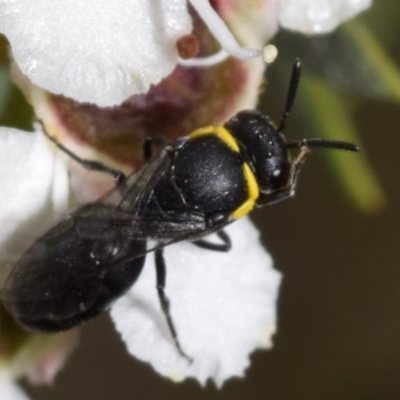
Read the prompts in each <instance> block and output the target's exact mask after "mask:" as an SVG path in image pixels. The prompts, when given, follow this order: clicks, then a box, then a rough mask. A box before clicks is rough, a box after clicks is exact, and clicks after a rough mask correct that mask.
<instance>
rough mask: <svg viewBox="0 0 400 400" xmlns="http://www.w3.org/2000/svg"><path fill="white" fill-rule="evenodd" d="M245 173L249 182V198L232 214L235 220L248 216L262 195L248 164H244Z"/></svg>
mask: <svg viewBox="0 0 400 400" xmlns="http://www.w3.org/2000/svg"><path fill="white" fill-rule="evenodd" d="M243 172H244V177H245V178H246V182H247V191H248V196H249V198H248V199H247V200H246V201H245V202H244V203H243V204H242V205H241V206H240V207H238V208H237V209H236V210H235V211H234V212H233V213H232V217H233V218H234V219H239V218H241V217H244V216H245V215H246V214H248V213H249V212H250V211H251V210H252V209H253V208H254V203H255V201H256V200H257V198H258V196H259V194H260V191H259V188H258V184H257V181H256V178H255V176H254V174H253V171H252V170H251V168H250V167H249V165H248V164H247V163H244V164H243Z"/></svg>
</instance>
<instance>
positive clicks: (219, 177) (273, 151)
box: [1, 59, 358, 357]
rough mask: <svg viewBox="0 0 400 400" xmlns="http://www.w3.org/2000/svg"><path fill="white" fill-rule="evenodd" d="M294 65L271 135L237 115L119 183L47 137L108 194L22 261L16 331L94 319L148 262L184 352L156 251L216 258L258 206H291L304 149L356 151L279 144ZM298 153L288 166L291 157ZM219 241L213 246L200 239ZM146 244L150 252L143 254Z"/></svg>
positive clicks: (147, 147) (148, 151)
mask: <svg viewBox="0 0 400 400" xmlns="http://www.w3.org/2000/svg"><path fill="white" fill-rule="evenodd" d="M300 70H301V63H300V60H298V59H297V60H296V62H295V64H294V67H293V72H292V76H291V82H290V86H289V93H288V98H287V104H286V108H285V112H284V114H283V117H282V120H281V123H280V126H279V127H278V128H276V127H275V126H274V124H273V123H272V121H271V120H270V118H269V117H267V116H266V115H263V114H262V113H260V112H258V111H242V112H239V113H238V114H236V115H235V116H234V117H233V118H231V119H230V120H229V121H228V122H226V123H225V125H223V126H208V127H204V128H201V129H198V130H196V131H194V132H192V133H191V134H189V136H186V137H183V138H180V139H177V140H176V141H174V142H172V143H170V144H167V145H165V146H164V147H163V148H162V149H161V150H160V151H159V152H158V153H157V154H156V155H152V152H153V145H154V140H153V139H152V138H148V139H147V140H146V141H145V143H144V155H145V159H146V162H145V164H144V165H143V167H142V168H141V169H139V170H138V171H136V172H134V173H132V174H131V175H129V176H125V175H124V174H123V173H122V172H120V171H117V170H114V169H112V168H109V167H107V166H105V165H103V164H101V163H98V162H94V161H88V160H82V159H80V158H78V157H77V156H76V155H75V154H73V153H72V152H71V151H69V150H68V149H66V148H65V147H64V146H63V145H61V144H60V143H58V142H57V141H56V140H55V139H54V138H53V137H51V136H50V135H49V134H47V133H46V130H45V129H44V127H43V130H44V132H45V133H46V134H47V136H48V137H49V139H50V140H52V141H53V142H54V143H55V144H56V145H57V146H58V147H59V148H60V149H61V150H63V151H64V152H65V153H67V154H68V155H69V156H70V157H72V158H73V159H74V160H76V161H77V162H79V163H80V164H82V165H83V166H84V167H86V168H88V169H91V170H97V171H104V172H105V173H108V174H111V175H112V176H113V177H114V178H115V180H116V186H115V188H114V189H112V190H111V191H110V192H109V193H108V194H106V195H105V196H104V197H102V198H101V199H100V200H98V201H96V202H93V203H88V204H85V205H83V206H81V207H79V208H78V209H76V210H75V211H73V212H71V213H70V214H69V215H67V216H66V217H64V218H63V219H62V220H61V221H60V222H58V223H57V224H56V225H55V226H54V227H53V228H51V229H50V230H49V231H48V232H47V233H45V234H44V235H43V236H42V237H41V238H40V239H38V240H37V241H36V242H35V243H34V244H33V245H32V246H31V247H30V248H29V249H28V250H27V251H26V252H25V254H24V255H23V256H22V257H21V258H20V260H19V261H18V262H17V264H16V265H15V266H14V267H13V269H12V271H11V273H10V275H9V277H8V278H7V281H6V284H5V287H4V289H3V291H2V293H1V298H2V300H3V303H4V306H5V307H6V309H7V310H8V311H9V312H10V313H11V314H12V315H13V316H14V318H15V319H16V320H17V321H18V323H19V324H21V325H22V326H23V327H25V328H27V329H29V330H33V331H40V332H57V331H63V330H66V329H70V328H72V327H74V326H77V325H79V324H81V323H83V322H85V321H87V320H89V319H91V318H93V317H95V316H96V315H98V314H99V313H101V312H102V311H103V310H105V309H106V308H108V307H109V306H110V304H111V303H112V302H113V301H114V300H116V299H117V298H118V297H120V296H122V295H123V294H124V293H125V292H126V291H127V290H128V289H129V288H130V287H131V286H132V285H133V284H134V283H135V281H136V279H137V278H138V277H139V275H140V273H141V271H142V268H143V265H144V262H145V258H146V255H147V253H149V252H154V255H155V264H156V272H157V274H156V275H157V282H156V285H157V291H158V296H159V299H160V303H161V308H162V311H163V313H164V314H165V316H166V319H167V322H168V326H169V329H170V332H171V334H172V337H173V339H174V341H175V344H176V346H177V349H178V350H179V352H180V353H181V354H182V355H183V356H185V357H187V356H186V355H185V353H184V352H183V351H182V349H181V347H180V345H179V342H178V339H177V334H176V331H175V328H174V325H173V322H172V318H171V316H170V313H169V302H168V299H167V297H166V294H165V282H166V266H165V262H164V258H163V248H164V247H165V246H167V245H170V244H172V243H177V242H180V241H183V240H189V241H191V242H192V243H193V244H195V245H197V246H200V247H203V248H206V249H210V250H216V251H228V250H229V249H230V247H231V242H230V239H229V237H228V235H227V234H226V233H225V232H224V230H223V228H224V227H225V226H226V225H228V224H230V223H232V222H234V221H235V220H236V219H238V218H241V217H243V216H244V215H246V214H247V213H249V212H250V211H251V210H252V209H253V207H254V206H258V207H261V206H264V205H266V204H272V203H276V202H278V201H281V200H284V199H287V198H289V197H292V196H293V195H294V192H295V188H296V183H297V179H298V174H299V172H300V169H301V167H302V165H303V163H304V161H305V160H306V157H307V155H308V153H309V148H310V147H327V148H332V149H341V150H351V151H357V150H358V147H357V146H356V145H354V144H351V143H345V142H338V141H328V140H323V139H303V140H299V141H294V142H290V143H287V142H286V141H285V138H284V135H283V133H282V132H283V129H284V126H285V123H286V120H287V117H288V115H289V113H290V111H291V109H292V106H293V102H294V98H295V95H296V91H297V87H298V82H299V78H300ZM292 148H297V149H298V154H297V156H296V157H295V158H294V159H293V160H291V158H290V157H289V152H288V150H289V149H292ZM214 232H215V233H217V235H218V236H219V238H220V239H221V243H219V244H215V243H210V242H208V241H206V240H205V239H204V237H205V236H207V235H210V234H211V233H214ZM149 239H152V241H154V242H155V243H156V244H155V245H153V246H150V245H149V244H148V243H149Z"/></svg>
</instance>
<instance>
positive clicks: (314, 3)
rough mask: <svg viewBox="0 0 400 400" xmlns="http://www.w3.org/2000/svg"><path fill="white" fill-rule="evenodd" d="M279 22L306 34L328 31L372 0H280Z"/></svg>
mask: <svg viewBox="0 0 400 400" xmlns="http://www.w3.org/2000/svg"><path fill="white" fill-rule="evenodd" d="M281 2H282V4H281V16H280V23H281V25H282V26H283V27H284V28H288V29H292V30H295V31H299V32H302V33H307V34H314V33H328V32H331V31H333V30H334V29H335V28H336V27H337V26H338V25H339V24H340V23H342V22H344V21H346V20H348V19H350V18H352V17H354V16H355V15H356V14H358V13H360V12H361V11H364V10H365V9H367V8H368V7H370V6H371V4H372V0H281Z"/></svg>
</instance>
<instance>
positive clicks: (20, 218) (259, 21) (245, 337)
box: [0, 0, 367, 396]
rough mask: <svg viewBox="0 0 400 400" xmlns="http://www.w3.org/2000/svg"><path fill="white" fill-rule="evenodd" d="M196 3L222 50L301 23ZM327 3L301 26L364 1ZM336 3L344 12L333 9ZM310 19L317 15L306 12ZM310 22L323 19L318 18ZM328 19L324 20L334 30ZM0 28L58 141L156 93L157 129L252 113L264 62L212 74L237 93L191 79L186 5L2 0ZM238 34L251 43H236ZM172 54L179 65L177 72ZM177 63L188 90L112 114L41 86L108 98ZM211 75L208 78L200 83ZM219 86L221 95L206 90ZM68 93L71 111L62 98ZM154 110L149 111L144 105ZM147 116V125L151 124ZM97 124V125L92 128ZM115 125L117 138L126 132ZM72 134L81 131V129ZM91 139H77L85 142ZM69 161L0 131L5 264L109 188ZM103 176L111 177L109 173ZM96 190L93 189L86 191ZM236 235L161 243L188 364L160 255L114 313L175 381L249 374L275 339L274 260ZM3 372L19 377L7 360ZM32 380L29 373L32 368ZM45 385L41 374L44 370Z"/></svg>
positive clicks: (262, 10) (232, 5) (285, 4)
mask: <svg viewBox="0 0 400 400" xmlns="http://www.w3.org/2000/svg"><path fill="white" fill-rule="evenodd" d="M190 4H191V5H192V6H193V7H194V8H195V9H196V10H197V12H198V13H199V15H200V16H201V17H202V18H203V20H204V22H205V23H206V24H207V26H208V27H209V29H210V30H211V31H212V33H213V35H214V36H215V37H216V39H217V40H218V41H219V42H220V44H221V47H222V49H223V50H224V51H226V52H228V53H229V54H232V55H234V56H235V57H238V58H241V59H245V58H249V57H253V56H257V55H259V54H261V50H260V49H261V47H262V46H263V45H264V44H265V42H266V41H267V40H268V39H269V38H270V37H271V36H272V35H273V34H274V33H275V31H276V29H277V23H278V21H279V20H281V21H282V23H284V24H285V26H289V27H290V26H291V24H292V23H293V26H296V24H297V22H296V21H297V19H296V18H292V17H290V15H289V17H286V15H288V14H287V12H288V10H293V9H296V8H295V6H294V3H291V2H289V1H284V0H268V1H267V0H264V1H254V2H244V1H243V0H228V1H227V0H225V1H222V0H221V1H214V5H215V6H216V8H217V11H218V14H216V13H215V12H214V11H213V10H212V8H211V6H210V4H209V2H208V1H206V0H191V1H190ZM298 4H300V2H298ZM330 4H331V5H332V7H331V8H327V9H325V11H326V12H328V14H329V15H331V17H332V18H328V19H326V20H327V21H329V24H326V25H324V21H322V22H321V18H319V19H318V18H317V20H318V21H319V22H318V24H319V25H318V29H316V28H313V27H315V26H317V25H316V24H315V23H314V22H310V21H309V20H307V21H308V22H307V23H306V25H307V26H311V27H312V28H311V29H314V31H315V30H319V31H322V30H324V29H332V27H333V26H334V25H335V24H336V23H337V22H338V21H339V20H340V19H341V18H349V17H350V15H352V14H354V13H355V12H357V11H360V10H361V9H362V8H363V7H365V6H366V5H367V3H363V6H362V7H361V6H360V5H357V4H356V3H355V2H354V1H351V0H348V1H347V2H345V1H339V0H336V1H334V0H332V2H331V3H330ZM339 4H340V5H341V8H338V5H339ZM359 4H361V3H359ZM301 5H302V7H303V9H302V10H303V11H304V7H307V10H308V11H310V10H311V11H313V10H317V11H318V10H320V8H319V6H320V4H319V3H317V2H311V1H309V2H301ZM293 7H294V8H293ZM306 14H307V15H308V16H310V15H311V16H312V15H313V14H312V12H311V14H310V12H307V13H306ZM318 15H319V14H318ZM324 15H325V14H324ZM221 16H222V17H223V19H224V20H225V21H226V22H227V23H228V25H230V27H231V29H232V32H233V34H232V33H231V32H230V31H229V30H228V28H227V27H226V26H225V23H224V22H222V19H221V18H220V17H221ZM288 21H289V22H288ZM311 21H315V19H312V18H311ZM332 21H336V22H332ZM328 25H329V26H330V28H327V27H328ZM321 26H322V27H323V29H321ZM0 29H1V30H2V32H4V33H5V34H6V35H7V38H8V39H9V41H10V43H11V46H12V52H13V56H14V59H15V61H16V62H17V63H18V66H19V69H20V70H22V72H23V73H24V74H25V75H26V76H28V78H30V79H31V80H32V82H33V83H34V84H33V85H32V84H30V83H28V82H27V81H26V80H24V79H23V78H21V76H19V77H18V83H19V84H20V86H22V87H23V89H24V91H25V93H26V94H27V96H28V97H29V99H30V101H31V102H32V104H33V105H34V107H35V111H36V113H37V115H38V116H39V117H40V118H42V119H43V120H44V121H45V123H46V125H47V127H48V129H49V131H50V132H51V133H52V134H54V135H56V136H57V137H60V136H61V137H62V138H63V139H62V140H65V137H67V138H68V137H70V136H71V134H72V136H73V135H74V134H77V129H76V130H75V128H77V127H78V126H79V127H81V126H82V125H83V126H84V129H88V131H89V136H90V137H93V135H95V134H97V133H98V132H97V130H96V128H97V126H100V125H101V126H105V127H106V128H108V126H109V125H108V124H109V123H110V121H111V122H112V123H114V122H115V120H116V118H115V116H114V115H113V114H112V113H113V112H116V113H117V114H115V115H117V116H118V117H121V115H122V117H121V118H118V121H117V122H118V123H120V124H121V125H122V126H123V127H125V126H124V121H123V118H124V117H123V115H124V114H123V113H122V114H118V112H121V109H122V110H123V111H126V109H127V108H129V106H132V108H133V109H134V111H135V113H137V110H138V108H137V107H138V104H139V108H140V107H142V106H143V104H144V106H143V110H144V111H143V114H139V115H140V116H143V115H145V111H147V112H148V114H146V118H149V115H150V117H153V114H152V112H153V111H152V110H153V108H152V107H153V106H154V104H155V105H156V107H154V109H156V110H158V109H159V108H162V107H160V103H157V101H158V100H159V98H161V99H162V102H161V104H162V106H165V105H166V108H162V112H161V118H160V122H161V128H162V129H163V127H164V125H165V123H164V119H163V118H167V117H169V116H170V114H169V113H168V111H169V110H170V109H172V110H173V111H174V113H172V114H174V115H177V116H178V119H179V120H180V121H181V122H183V123H182V125H180V126H179V128H180V129H186V131H185V134H188V133H189V132H190V130H189V131H187V128H188V127H189V128H198V127H199V126H192V125H193V124H195V123H198V120H197V119H196V118H193V114H195V113H196V111H197V107H198V108H201V113H200V114H201V117H202V118H206V122H207V123H208V124H210V123H212V124H214V123H221V122H222V121H223V120H224V119H226V114H230V115H232V114H233V113H235V112H237V111H238V108H241V107H243V106H244V105H245V107H249V108H251V107H254V104H255V103H256V99H257V93H258V88H259V83H260V80H261V77H262V72H263V67H264V66H263V64H262V62H260V60H252V62H251V65H252V67H251V68H250V67H247V64H246V66H245V65H244V64H241V63H239V62H238V61H236V60H233V62H232V60H231V61H230V62H228V63H226V66H225V67H224V68H226V69H220V70H218V69H217V68H216V69H213V70H212V71H213V72H214V73H215V74H216V72H215V71H218V73H221V71H222V72H224V73H226V72H228V73H231V75H230V76H231V80H230V81H229V85H227V86H228V87H229V90H231V91H229V90H227V89H226V87H223V85H222V86H221V88H219V89H218V91H217V90H216V89H214V88H215V86H214V85H212V84H210V82H211V83H214V82H215V81H213V80H212V79H209V76H206V75H207V72H208V73H209V74H210V75H212V73H213V72H209V71H207V72H206V73H205V74H204V73H203V74H201V75H199V74H198V71H196V73H194V77H195V79H193V75H191V73H193V70H194V69H189V68H186V67H185V66H184V65H185V64H188V63H185V62H184V61H182V60H179V55H178V51H177V49H176V42H177V40H178V39H180V38H182V37H183V36H185V35H187V34H189V33H190V32H191V29H192V18H191V16H190V14H189V12H188V10H187V2H186V1H185V0H168V1H166V0H154V1H151V2H149V1H147V0H88V1H85V2H82V1H79V0H68V1H67V0H59V1H57V2H54V1H51V0H36V1H35V2H31V1H29V0H0ZM299 29H300V28H299ZM301 29H302V28H301ZM235 37H237V38H238V39H239V40H240V41H241V42H242V43H244V44H245V45H246V46H249V48H244V47H241V46H239V45H238V43H237V42H236V39H235ZM207 44H208V45H209V44H210V43H207ZM210 47H211V48H212V45H211V46H210ZM253 47H254V48H255V49H252V48H253ZM218 57H220V54H219V55H217V57H216V58H212V59H207V58H202V59H194V60H189V61H190V62H191V63H192V64H193V65H197V66H199V65H203V66H204V65H209V64H210V63H213V62H215V61H216V60H217V61H218V60H219V61H220V60H221V57H220V58H218ZM178 62H179V63H180V64H181V65H180V67H179V68H176V69H174V68H175V66H176V65H177V63H178ZM173 70H174V73H173V74H172V75H174V74H175V75H174V76H173V77H172V78H171V75H170V76H169V78H167V79H165V80H164V83H165V81H167V80H168V79H170V78H171V81H172V85H171V87H173V88H175V89H180V88H182V87H181V86H184V87H185V90H182V91H179V90H175V92H176V93H175V92H173V93H171V91H170V87H168V85H166V87H165V86H162V84H161V85H158V86H157V87H152V90H153V89H154V91H152V93H153V95H154V97H155V98H156V101H155V102H154V99H153V98H152V97H151V96H150V97H151V98H150V100H149V99H148V98H145V97H137V98H135V99H133V100H132V104H131V103H129V104H124V106H123V107H121V109H119V108H118V109H117V108H115V109H113V110H108V111H107V112H108V113H111V114H107V113H106V110H98V109H95V108H93V107H92V108H90V110H88V108H87V107H88V106H86V108H85V107H83V106H82V107H83V110H82V108H79V105H76V104H72V105H71V103H69V102H68V100H66V99H63V100H60V98H57V99H56V98H55V96H51V95H49V94H46V93H45V92H43V91H41V90H39V89H38V88H37V87H36V86H35V84H36V85H39V86H41V87H43V88H45V89H48V90H50V91H51V92H53V93H56V94H63V95H65V96H69V97H72V98H74V99H76V100H78V101H81V102H93V103H96V104H98V105H100V106H110V105H116V104H119V103H120V102H121V101H123V100H125V99H126V98H128V97H129V96H131V95H133V94H137V93H145V92H146V91H147V90H148V89H149V87H151V85H153V84H156V83H157V82H160V80H161V79H163V78H164V77H166V76H167V75H169V74H170V73H171V72H172V71H173ZM210 71H211V69H210ZM196 74H197V75H196ZM16 75H18V73H17V74H16ZM199 76H201V77H202V78H203V79H199V80H200V81H203V82H205V84H204V87H203V86H201V85H200V86H199V85H198V81H197V80H196V78H199ZM205 76H206V78H207V79H204V78H205ZM218 76H220V75H218ZM223 76H225V75H223ZM228 76H229V74H228ZM182 77H184V78H185V79H187V80H188V81H190V83H191V85H193V86H192V87H190V90H187V89H188V87H187V86H185V84H186V81H184V79H182V82H181V81H180V78H182ZM213 78H214V77H213ZM193 82H194V83H193ZM170 83H171V82H170ZM180 85H181V86H180ZM198 88H200V89H198ZM196 89H198V91H200V92H201V93H200V94H202V95H203V98H205V99H206V101H205V102H204V101H203V99H202V100H201V101H199V102H198V103H197V102H196V101H197V97H196V96H193V95H192V94H193V93H195V90H196ZM211 90H213V91H214V92H216V93H214V94H213V95H211V94H210V92H211ZM180 92H182V94H181V93H180ZM196 94H197V93H196ZM222 94H223V95H227V97H226V99H227V100H228V101H225V100H226V99H225V98H224V101H223V102H222V103H223V106H221V105H220V103H218V102H217V100H218V97H222V96H221V95H222ZM204 95H205V96H204ZM185 96H187V97H185ZM199 97H201V96H199ZM63 101H64V105H60V102H63ZM135 101H137V103H135ZM207 101H209V103H207ZM127 103H128V102H127ZM65 104H66V105H65ZM146 106H150V107H149V109H150V112H149V111H148V110H147V109H146ZM63 107H64V108H63ZM135 107H136V108H135ZM174 107H176V108H174ZM180 107H181V108H180ZM185 107H186V109H185ZM182 109H183V110H184V112H188V113H187V114H185V117H184V116H182V114H181V110H182ZM165 110H167V112H165ZM217 110H218V111H217ZM210 111H212V113H210ZM85 112H87V114H85ZM103 112H104V114H103ZM155 112H156V111H154V113H155ZM74 113H75V116H76V114H79V118H77V119H78V120H79V121H78V123H76V121H75V120H74ZM210 114H212V117H214V116H215V115H214V114H217V117H216V118H215V119H211V117H210ZM82 115H83V117H82ZM186 115H187V117H186ZM98 117H100V118H98ZM189 117H190V118H189ZM86 118H89V119H86ZM146 118H144V119H146ZM157 118H158V115H157V117H155V119H157ZM96 119H97V120H96ZM150 119H151V120H152V122H153V119H154V118H150ZM82 120H83V121H85V122H86V123H82ZM139 120H140V118H139ZM71 121H72V122H71ZM99 121H100V122H99ZM216 121H217V122H216ZM94 122H96V123H99V125H95V124H92V123H94ZM201 122H204V121H203V120H201ZM129 123H130V121H129ZM175 123H176V121H175V120H173V121H171V122H169V123H168V124H169V125H172V126H173V128H174V129H175V125H174V124H175ZM117 125H118V124H117ZM111 126H112V127H113V129H112V132H113V134H115V132H114V131H117V130H118V129H117V128H118V126H116V125H111ZM200 126H201V125H200ZM143 127H144V129H143ZM114 128H115V129H114ZM132 129H133V130H134V129H138V131H139V133H140V134H142V136H145V135H148V134H154V132H149V131H148V130H146V129H147V126H146V124H144V125H140V123H138V124H136V125H135V124H133V127H132ZM164 129H166V128H164ZM106 133H109V131H107V132H106ZM179 134H181V133H180V131H179ZM77 136H78V137H80V136H79V134H78V135H77ZM116 137H117V138H118V135H117V136H116ZM85 138H86V137H84V139H83V140H82V142H83V143H88V142H87V141H85ZM99 142H101V140H99ZM89 143H90V142H89ZM66 144H67V145H69V144H72V149H73V150H74V151H78V152H79V151H80V150H82V147H81V146H79V145H77V144H76V143H75V145H74V144H73V143H71V141H70V142H69V143H68V142H67V143H66ZM111 147H112V146H111ZM128 147H129V146H128ZM88 148H89V151H90V152H91V153H92V154H96V150H94V149H92V148H91V147H90V146H86V150H88ZM129 149H130V147H129ZM111 150H113V149H107V151H108V154H110V157H111V156H112V155H113V154H112V153H111ZM125 150H126V149H125ZM79 155H80V156H82V157H86V158H93V157H92V156H89V157H88V154H87V152H85V151H83V152H81V153H79ZM116 159H118V158H116ZM69 168H71V169H72V175H73V177H74V176H75V174H74V172H75V171H76V170H78V169H79V168H77V165H76V163H75V162H71V160H69V159H68V158H67V157H66V156H65V154H61V153H60V151H55V149H54V146H51V147H50V146H49V144H48V143H46V141H45V140H44V138H43V136H42V133H41V132H40V131H37V132H21V131H16V130H12V129H8V128H0V182H1V184H2V195H1V197H0V210H1V212H0V225H1V226H2V230H1V232H0V246H1V250H2V251H1V257H2V258H3V260H5V262H6V263H8V265H12V263H13V262H14V261H15V257H16V256H17V253H18V252H19V254H20V253H21V252H22V251H23V250H24V249H26V247H28V246H29V244H30V243H31V242H32V240H33V239H32V236H35V237H37V236H38V235H39V234H40V233H41V231H42V229H44V227H45V226H48V225H49V224H51V222H52V221H54V220H56V219H57V218H58V217H60V216H62V215H63V214H64V213H65V212H67V210H68V209H69V207H70V206H71V203H70V199H71V198H73V197H74V195H76V194H78V196H79V195H82V194H83V188H84V189H85V190H87V188H88V187H89V186H90V185H91V184H93V182H95V183H94V184H93V192H98V193H99V192H101V189H100V187H101V186H102V184H100V183H99V182H98V181H97V179H96V176H98V175H99V174H98V173H97V174H96V173H88V172H87V171H85V172H84V173H83V174H82V173H81V180H80V181H79V180H78V181H77V182H75V185H74V184H72V183H71V181H70V179H69V177H68V169H69ZM82 175H83V176H82ZM100 175H101V174H100ZM102 178H103V179H102V180H103V181H104V180H107V178H106V177H104V176H102ZM108 183H109V184H112V181H111V180H110V179H109V181H108ZM88 192H90V190H89V191H88ZM99 194H100V193H99ZM88 196H89V197H90V195H88V194H87V193H86V194H85V195H84V196H82V197H88ZM91 200H93V197H92V198H91ZM228 233H229V234H230V235H231V237H232V241H233V250H232V251H231V252H230V253H228V254H223V253H218V252H212V251H206V250H201V249H198V248H196V247H195V246H194V245H192V244H190V243H179V244H175V245H173V246H170V247H168V248H167V249H166V250H165V255H166V261H167V267H168V271H167V274H168V277H167V293H168V296H169V297H170V299H171V315H172V317H173V320H174V322H175V324H176V327H177V331H178V335H179V340H180V343H181V344H182V347H183V349H184V351H185V352H186V353H187V354H188V355H189V356H190V357H192V358H193V362H192V363H191V364H189V363H188V361H187V360H186V359H185V358H183V357H182V356H180V355H179V353H178V351H177V349H176V348H175V346H174V344H173V341H172V340H171V337H170V334H169V332H168V330H167V327H166V321H165V319H164V316H163V314H162V312H161V310H160V307H159V304H158V300H157V293H156V290H155V278H154V265H153V257H152V254H150V255H148V257H147V261H146V265H145V268H144V271H143V273H142V275H141V276H140V277H139V280H138V281H137V282H136V283H135V285H134V286H133V287H132V288H131V289H130V291H129V292H128V293H127V294H126V295H124V296H123V297H121V299H120V300H119V301H117V302H116V303H115V304H114V305H113V306H112V310H111V313H112V317H113V320H114V322H115V324H116V327H117V330H118V331H119V332H120V333H121V335H122V336H123V338H124V340H125V341H126V344H127V347H128V350H129V352H131V353H132V354H133V355H135V356H136V357H138V358H140V359H141V360H144V361H147V362H150V363H151V364H152V366H153V368H154V369H155V370H157V371H158V372H159V373H161V374H163V375H165V376H169V377H171V378H173V379H175V380H181V379H184V378H186V377H195V378H196V379H198V380H199V381H200V382H201V383H203V384H204V383H205V382H206V381H207V380H208V379H212V380H214V381H215V382H216V384H217V385H218V386H221V385H222V384H223V382H224V381H225V380H226V379H228V378H230V377H232V376H243V374H244V371H245V369H246V368H247V366H248V364H249V355H250V354H251V353H252V352H253V351H254V350H256V349H258V348H267V347H269V346H270V345H271V336H272V334H273V333H274V331H275V326H276V298H277V292H278V288H279V283H280V274H279V273H277V272H276V271H274V270H273V269H272V262H271V259H270V257H269V256H268V254H267V253H266V252H265V250H264V249H263V248H262V246H261V244H260V243H259V241H258V234H257V231H256V230H255V229H254V227H253V226H252V225H251V223H250V222H249V221H248V220H246V219H243V220H241V221H238V222H235V223H234V224H232V225H231V226H229V227H228ZM2 272H4V269H3V271H2ZM5 272H6V271H5ZM60 359H61V358H60ZM62 359H63V358H62ZM22 360H23V358H22ZM0 361H1V360H0ZM15 365H17V367H18V366H21V365H22V366H23V365H24V363H23V362H21V359H20V361H19V362H17V363H16V364H15ZM52 365H55V364H52ZM7 368H8V369H7V371H11V369H10V368H11V367H10V366H8V367H7ZM24 373H26V371H25V372H24ZM21 375H22V374H21V372H19V373H12V374H10V379H14V378H18V377H20V376H21ZM30 376H31V377H32V378H35V376H34V375H32V374H31V375H30ZM37 380H39V381H41V380H42V379H41V378H40V377H39V378H38V379H37ZM4 382H9V381H7V380H4ZM3 389H4V390H6V389H7V390H10V391H11V392H14V393H17V392H16V391H15V387H13V386H10V385H8V386H7V385H5V386H4V387H3ZM0 390H1V387H0ZM0 393H1V392H0ZM17 395H18V393H17V394H16V396H17Z"/></svg>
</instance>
